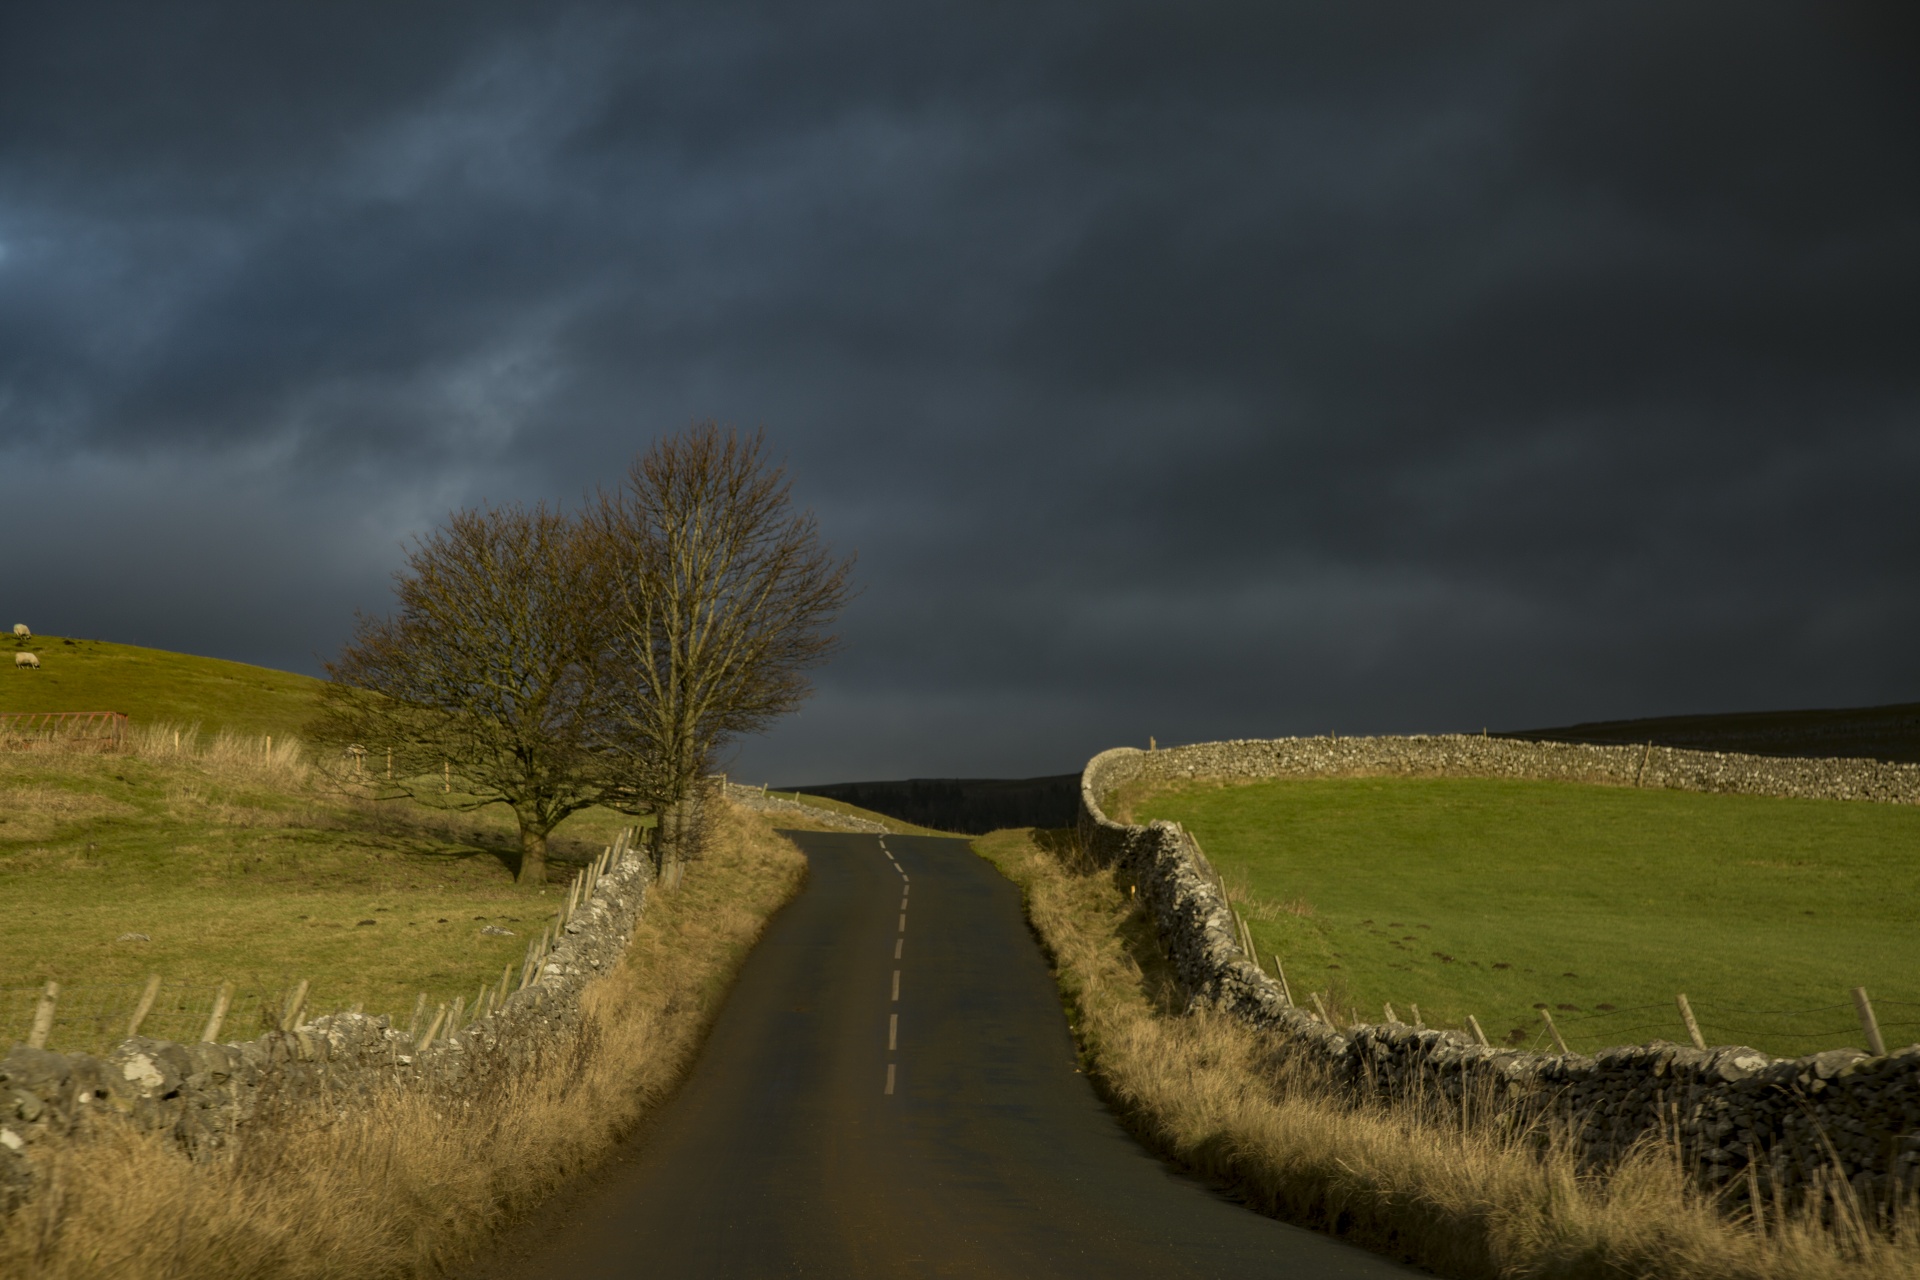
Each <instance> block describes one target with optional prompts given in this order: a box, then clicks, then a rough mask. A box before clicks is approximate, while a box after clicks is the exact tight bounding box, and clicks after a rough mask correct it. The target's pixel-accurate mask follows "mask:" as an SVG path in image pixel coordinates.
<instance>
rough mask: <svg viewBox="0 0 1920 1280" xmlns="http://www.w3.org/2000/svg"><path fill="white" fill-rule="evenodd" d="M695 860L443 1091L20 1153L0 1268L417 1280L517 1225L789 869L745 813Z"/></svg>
mask: <svg viewBox="0 0 1920 1280" xmlns="http://www.w3.org/2000/svg"><path fill="white" fill-rule="evenodd" d="M714 813H715V821H714V829H713V832H712V838H711V841H710V843H709V846H708V852H707V856H706V857H705V858H704V859H703V860H702V862H701V863H699V864H698V868H699V869H698V873H697V874H691V875H689V876H687V878H686V880H685V882H684V883H683V885H682V887H681V888H680V889H679V890H678V891H676V892H674V893H671V894H649V895H648V902H647V904H646V910H645V911H644V913H642V914H641V915H640V916H639V918H638V919H637V920H636V921H635V922H634V925H633V930H632V937H631V940H630V942H629V944H628V946H627V948H626V950H625V953H624V955H623V956H622V957H621V958H620V960H619V962H618V963H617V964H614V965H613V966H612V970H611V972H610V973H608V974H607V976H605V977H603V978H599V979H597V980H595V981H592V982H590V983H589V984H588V985H587V986H586V987H585V989H584V990H583V991H582V992H581V995H580V1001H579V1010H580V1013H579V1018H578V1020H577V1022H575V1023H573V1024H571V1025H566V1026H561V1027H557V1028H556V1029H555V1030H554V1031H553V1033H552V1034H550V1035H547V1036H544V1037H541V1038H539V1039H537V1040H533V1041H530V1042H529V1043H527V1044H526V1045H525V1046H524V1047H521V1048H520V1051H517V1052H515V1053H513V1054H502V1055H497V1056H494V1057H490V1058H488V1059H487V1060H486V1062H487V1064H488V1065H486V1066H484V1067H483V1066H482V1065H481V1063H480V1062H479V1061H478V1060H476V1061H475V1062H473V1063H471V1064H470V1065H469V1067H468V1070H467V1071H466V1072H465V1073H464V1074H463V1076H462V1078H461V1079H460V1081H459V1087H458V1088H457V1089H433V1088H420V1087H409V1086H408V1085H407V1084H405V1083H399V1082H395V1083H380V1084H368V1085H364V1086H362V1087H356V1088H352V1089H336V1090H328V1091H324V1092H322V1093H321V1094H320V1095H318V1096H313V1097H309V1096H305V1095H303V1096H301V1097H298V1098H293V1097H289V1098H286V1099H284V1100H275V1099H272V1098H263V1099H261V1100H259V1103H258V1105H257V1106H256V1107H255V1109H254V1113H253V1117H252V1120H251V1122H250V1123H248V1124H247V1125H245V1126H242V1127H241V1128H240V1129H239V1130H238V1131H237V1132H236V1133H235V1135H234V1138H233V1140H232V1141H230V1142H229V1143H228V1144H227V1145H226V1146H224V1147H223V1148H221V1149H219V1150H215V1151H205V1152H202V1153H201V1155H200V1156H199V1158H190V1157H189V1156H188V1155H187V1154H186V1153H185V1152H184V1150H183V1149H182V1147H181V1145H180V1144H179V1143H178V1142H177V1141H176V1140H175V1139H174V1138H173V1137H172V1136H171V1135H169V1134H166V1133H157V1132H142V1131H140V1130H138V1129H136V1128H135V1127H133V1126H130V1125H127V1124H124V1123H120V1122H118V1120H117V1118H116V1117H114V1116H112V1115H102V1116H101V1117H99V1119H98V1121H97V1122H95V1123H92V1124H91V1125H90V1126H89V1129H88V1132H86V1133H85V1134H83V1135H81V1137H80V1139H79V1140H77V1141H74V1142H71V1143H64V1144H57V1145H49V1146H48V1147H47V1148H46V1149H45V1150H43V1151H36V1152H35V1153H34V1159H35V1162H36V1166H37V1167H36V1169H35V1174H36V1177H35V1182H36V1185H37V1190H36V1192H35V1194H34V1195H33V1197H32V1198H31V1199H30V1200H29V1201H28V1202H27V1203H26V1204H24V1205H23V1206H21V1208H20V1209H18V1210H17V1211H16V1212H15V1213H14V1214H12V1215H11V1216H10V1217H9V1218H8V1219H7V1220H6V1221H5V1222H4V1223H0V1274H5V1275H22V1276H26V1275H31V1276H45V1277H49V1278H57V1280H65V1278H67V1277H73V1278H75V1280H78V1278H79V1277H90V1276H100V1275H114V1276H124V1277H130V1278H133V1280H145V1278H147V1277H153V1278H154V1280H158V1278H159V1277H163V1276H164V1277H177V1276H182V1275H192V1276H195V1277H208V1278H209V1280H216V1278H219V1277H229V1276H231V1277H241V1276H247V1277H276V1278H277V1277H302V1278H305V1277H314V1278H316V1280H317V1278H318V1277H332V1276H340V1275H355V1276H370V1277H371V1276H420V1275H431V1274H437V1273H439V1272H441V1271H443V1270H445V1269H447V1268H448V1267H451V1266H455V1265H458V1264H459V1263H460V1262H461V1261H462V1260H464V1259H465V1258H467V1257H470V1256H472V1255H473V1254H474V1253H475V1252H476V1251H477V1250H478V1249H479V1248H480V1247H481V1246H482V1245H483V1244H484V1243H485V1241H486V1240H487V1238H488V1237H489V1236H490V1234H491V1233H492V1231H493V1230H495V1229H496V1228H497V1227H498V1226H499V1225H500V1224H501V1223H503V1222H505V1221H508V1220H511V1219H514V1218H519V1217H524V1216H527V1215H529V1214H531V1213H534V1212H537V1210H538V1207H539V1205H540V1204H541V1203H542V1202H543V1201H544V1200H545V1199H546V1198H547V1197H548V1196H549V1195H550V1194H551V1193H552V1192H553V1191H554V1190H555V1189H557V1188H559V1187H560V1186H562V1185H564V1184H565V1183H566V1182H567V1181H568V1180H569V1179H571V1178H572V1177H575V1176H577V1175H578V1174H579V1173H580V1172H582V1171H583V1170H587V1169H590V1168H591V1167H593V1166H594V1165H595V1164H596V1163H598V1162H599V1160H601V1159H602V1158H604V1156H605V1155H606V1154H607V1153H608V1152H609V1151H610V1150H611V1149H612V1148H613V1147H614V1146H615V1145H616V1144H617V1143H618V1142H619V1141H620V1140H621V1138H622V1137H623V1136H624V1135H626V1134H628V1133H630V1132H631V1131H632V1130H633V1129H634V1127H635V1126H636V1125H638V1124H640V1123H642V1122H643V1121H644V1119H645V1118H646V1116H647V1115H648V1114H649V1113H651V1112H652V1111H653V1110H654V1109H656V1108H657V1107H658V1106H659V1105H660V1103H661V1102H662V1101H663V1100H664V1099H665V1098H667V1097H668V1096H669V1095H670V1094H671V1092H672V1090H673V1088H674V1087H675V1085H677V1084H678V1082H679V1080H680V1079H681V1077H682V1076H683V1075H684V1073H685V1071H686V1070H687V1068H688V1067H689V1065H690V1064H691V1062H692V1059H693V1056H694V1053H695V1051H696V1050H697V1049H698V1047H699V1044H700V1042H701V1039H702V1037H703V1036H704V1034H705V1031H706V1028H707V1027H708V1025H709V1024H710V1022H711V1020H712V1018H713V1016H714V1014H715V1012H716V1011H717V1010H718V1007H719V1005H720V1003H721V1001H722V1000H723V999H724V997H725V994H726V991H727V989H728V987H729V985H730V983H731V980H732V977H733V975H734V974H735V973H736V972H737V971H738V968H739V966H740V964H741V963H742V961H743V960H744V959H745V957H746V955H747V953H748V952H749V950H751V948H752V946H753V943H754V942H755V941H756V940H757V939H758V937H759V935H760V933H761V931H762V930H763V928H764V927H765V925H766V922H767V920H768V919H769V918H770V917H771V916H772V914H773V913H774V912H775V911H776V910H777V909H778V908H779V907H780V906H781V905H782V904H784V903H785V902H786V901H787V900H788V899H789V898H791V897H792V896H793V894H794V893H795V892H796V891H797V890H798V888H799V886H800V884H801V882H802V880H803V878H804V876H805V868H806V863H805V859H804V858H803V857H802V856H801V855H800V853H799V852H798V851H797V850H796V849H795V848H794V847H793V846H792V845H791V844H790V843H789V842H788V841H786V840H784V839H782V838H781V837H779V836H776V835H775V834H774V833H773V829H772V824H771V822H769V821H768V820H767V819H766V818H764V817H762V816H760V815H755V814H748V813H744V812H742V811H740V810H737V809H734V808H732V807H730V806H728V807H720V806H716V808H715V810H714Z"/></svg>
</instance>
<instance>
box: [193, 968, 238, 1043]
mask: <svg viewBox="0 0 1920 1280" xmlns="http://www.w3.org/2000/svg"><path fill="white" fill-rule="evenodd" d="M232 1004H233V984H232V983H231V982H223V983H221V984H220V990H219V992H218V993H216V994H215V995H214V997H213V1012H212V1013H211V1014H209V1015H207V1026H206V1029H205V1030H203V1031H202V1032H201V1033H200V1042H201V1043H202V1044H212V1043H213V1042H214V1041H216V1040H218V1039H219V1038H220V1024H221V1023H223V1022H225V1021H226V1020H227V1009H228V1007H229V1006H230V1005H232Z"/></svg>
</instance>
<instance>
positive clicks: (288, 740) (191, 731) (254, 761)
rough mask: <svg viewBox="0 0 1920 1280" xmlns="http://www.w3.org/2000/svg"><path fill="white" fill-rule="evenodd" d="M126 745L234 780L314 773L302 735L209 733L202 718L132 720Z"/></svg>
mask: <svg viewBox="0 0 1920 1280" xmlns="http://www.w3.org/2000/svg"><path fill="white" fill-rule="evenodd" d="M126 749H127V750H128V751H130V752H132V753H133V754H134V755H137V756H141V757H143V758H145V759H149V760H153V761H156V762H162V763H164V762H167V761H178V762H183V763H190V764H193V765H196V766H198V767H199V768H200V769H202V770H204V771H206V772H209V773H212V774H215V775H217V776H219V777H221V778H225V779H229V780H233V781H240V780H246V781H255V782H268V783H274V784H279V785H288V786H299V785H301V784H304V783H305V782H306V781H307V779H308V778H309V777H311V776H312V773H313V764H312V761H311V760H310V759H309V756H308V752H307V748H306V745H305V744H304V743H303V742H301V740H300V739H298V738H295V737H292V736H291V735H288V736H275V735H272V734H254V733H233V732H231V731H229V730H226V729H222V730H220V731H219V732H217V733H215V734H214V735H213V736H212V737H207V736H205V735H203V734H202V733H201V732H200V725H199V724H198V723H197V722H196V723H194V724H186V725H182V724H174V723H171V722H168V721H156V722H153V723H150V724H137V725H130V726H129V727H128V729H127V735H126Z"/></svg>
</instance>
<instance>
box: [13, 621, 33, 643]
mask: <svg viewBox="0 0 1920 1280" xmlns="http://www.w3.org/2000/svg"><path fill="white" fill-rule="evenodd" d="M13 634H15V635H16V636H19V637H20V638H21V639H22V640H31V639H33V628H31V627H29V626H28V625H27V624H26V623H24V622H16V623H14V624H13Z"/></svg>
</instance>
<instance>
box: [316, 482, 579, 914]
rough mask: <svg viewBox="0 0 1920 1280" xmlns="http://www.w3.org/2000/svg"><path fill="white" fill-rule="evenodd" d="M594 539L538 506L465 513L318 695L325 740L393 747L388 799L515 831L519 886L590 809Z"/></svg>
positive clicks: (417, 561)
mask: <svg viewBox="0 0 1920 1280" xmlns="http://www.w3.org/2000/svg"><path fill="white" fill-rule="evenodd" d="M591 548H592V543H591V540H590V539H589V538H588V537H587V536H586V531H585V529H584V528H583V527H582V526H581V525H580V524H579V523H578V522H576V521H573V520H569V519H568V518H567V517H565V516H563V515H560V514H558V513H555V512H550V511H548V510H546V508H544V507H535V508H533V509H532V510H527V509H525V508H522V507H518V506H514V507H506V508H499V509H496V508H492V507H487V508H483V509H481V510H478V511H460V512H456V513H455V514H453V515H452V516H451V517H449V518H448V520H447V523H446V525H445V527H444V528H441V529H437V530H435V531H434V532H433V533H430V534H428V535H427V536H426V537H424V538H421V539H419V540H418V541H417V542H416V543H415V545H414V547H413V548H412V549H411V550H410V551H409V552H408V555H407V566H406V568H405V569H404V570H401V571H400V572H397V573H396V574H395V575H394V581H395V592H396V594H397V595H398V597H399V606H400V607H399V611H398V613H396V614H395V615H394V616H392V617H390V618H373V617H367V616H365V615H361V616H359V617H358V618H357V620H356V624H355V628H354V635H353V639H352V641H351V642H349V643H348V644H347V646H346V647H345V649H344V650H343V651H342V653H341V655H340V658H339V660H338V661H335V662H331V663H328V664H327V674H328V675H329V676H330V677H332V679H331V680H330V681H329V683H328V685H327V686H326V688H325V690H324V691H323V694H322V698H323V710H322V715H321V719H320V721H319V723H318V725H317V726H316V728H317V729H318V731H319V733H320V734H321V736H323V737H324V738H326V739H330V740H333V741H338V742H349V743H355V744H360V745H362V746H364V747H365V748H366V749H367V753H368V756H369V757H371V758H372V759H373V760H375V761H380V760H383V759H384V758H385V752H386V751H388V750H391V752H392V753H393V754H392V757H391V760H392V766H391V772H392V779H391V781H388V780H386V779H384V778H380V777H379V773H378V771H377V770H376V771H374V777H375V778H376V779H378V782H377V784H376V785H378V786H380V787H381V788H382V789H383V790H384V792H385V794H387V795H390V796H398V795H411V796H414V797H415V798H417V799H419V800H421V801H423V802H425V803H428V804H433V805H440V806H444V807H449V808H456V809H473V808H479V807H481V806H484V805H488V804H495V803H501V804H505V805H507V806H508V807H510V808H511V809H512V810H513V813H514V817H515V818H516V819H517V820H518V821H519V826H520V867H519V872H518V875H517V879H518V880H519V881H520V883H522V884H544V883H545V882H546V873H547V837H548V835H549V834H550V833H551V832H552V830H553V828H554V827H555V826H557V825H558V824H559V823H560V822H561V821H562V820H563V819H564V818H566V817H567V816H568V815H569V814H572V813H575V812H577V811H578V810H580V809H583V808H586V807H587V806H588V805H591V804H593V803H595V802H596V801H597V800H598V799H599V797H600V785H601V784H600V782H599V781H598V777H599V775H598V773H597V771H596V769H595V767H594V759H593V747H592V743H591V741H590V736H591V735H590V731H589V722H590V715H591V710H592V706H593V703H594V699H595V697H596V690H595V687H594V669H593V659H594V656H595V654H596V653H597V652H599V651H600V650H601V649H602V648H604V645H603V643H602V640H601V636H602V624H603V621H604V617H605V611H604V607H603V606H604V604H605V600H606V597H605V595H604V593H603V592H602V591H601V590H600V589H599V587H598V586H597V585H596V579H597V568H596V561H595V560H594V558H593V556H592V554H590V552H591Z"/></svg>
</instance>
